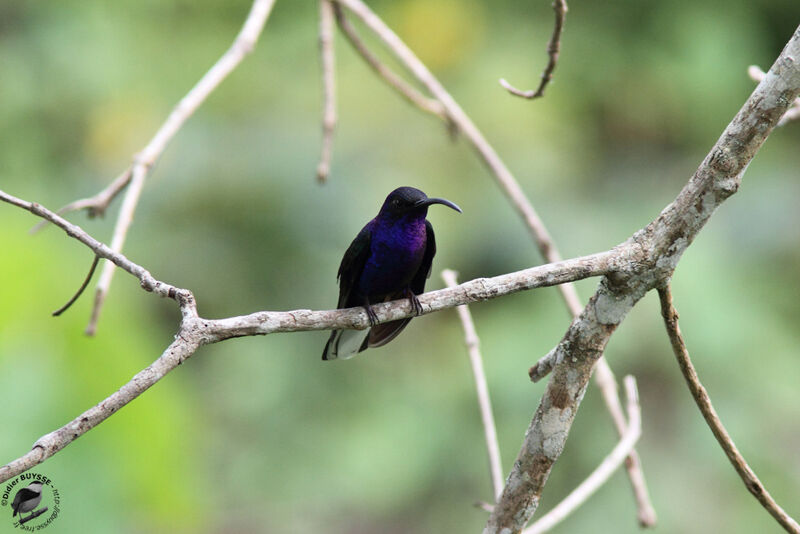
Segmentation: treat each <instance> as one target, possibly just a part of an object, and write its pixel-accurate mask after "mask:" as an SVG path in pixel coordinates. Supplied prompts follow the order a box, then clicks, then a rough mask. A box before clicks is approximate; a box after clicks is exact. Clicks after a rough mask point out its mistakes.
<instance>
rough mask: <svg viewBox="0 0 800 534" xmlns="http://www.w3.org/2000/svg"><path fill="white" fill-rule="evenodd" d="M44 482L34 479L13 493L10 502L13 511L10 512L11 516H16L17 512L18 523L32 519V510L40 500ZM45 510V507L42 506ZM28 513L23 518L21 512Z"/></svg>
mask: <svg viewBox="0 0 800 534" xmlns="http://www.w3.org/2000/svg"><path fill="white" fill-rule="evenodd" d="M43 486H44V484H42V483H41V482H39V481H38V480H34V481H33V482H31V483H30V484H28V486H27V487H24V488H22V489H21V490H19V491H18V492H17V494H16V495H14V500H13V501H12V503H11V509H12V510H13V511H14V512H13V513H12V514H11V517H16V516H17V514H19V521H20V523H24V522H27V521H29V520H31V519H33V517H34V514H35V513H36V512H34V510H36V507H37V506H39V504H40V503H41V502H42V487H43ZM44 510H45V511H46V510H47V507H45V508H44ZM27 513H30V515H29V516H28V517H27V518H23V516H22V514H27ZM36 514H37V515H41V514H40V513H36Z"/></svg>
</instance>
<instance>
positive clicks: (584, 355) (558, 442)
mask: <svg viewBox="0 0 800 534" xmlns="http://www.w3.org/2000/svg"><path fill="white" fill-rule="evenodd" d="M797 59H800V28H799V29H798V30H797V31H796V32H795V33H794V35H793V36H792V38H791V40H790V41H789V43H788V44H787V45H786V47H785V48H784V50H783V52H782V53H781V55H780V56H779V57H778V59H777V61H776V62H775V64H774V65H773V66H772V68H771V69H770V71H769V72H768V73H767V75H766V77H765V78H764V80H763V81H762V82H761V83H760V84H759V85H758V87H756V89H755V91H754V92H753V94H752V95H750V98H748V99H747V101H746V102H745V104H744V106H743V107H742V109H741V110H740V111H739V113H738V114H737V115H736V117H734V119H733V120H732V121H731V123H730V124H729V125H728V127H727V128H726V129H725V131H724V132H723V134H722V136H721V137H720V138H719V140H718V141H717V143H716V144H715V145H714V147H713V148H712V149H711V151H710V152H709V153H708V155H707V156H706V158H705V160H704V161H703V163H702V164H701V165H700V167H699V168H698V169H697V171H696V172H695V173H694V175H693V176H692V177H691V179H690V180H689V182H688V183H687V184H686V186H685V187H684V188H683V190H682V191H681V192H680V194H679V195H678V197H677V198H676V199H675V201H673V202H672V203H671V204H670V205H669V206H667V207H666V208H664V210H663V211H662V212H661V214H660V215H659V217H658V218H657V219H656V220H654V221H653V222H652V223H650V224H649V225H648V226H647V227H645V228H643V229H642V230H640V231H638V232H636V233H635V234H634V235H633V236H632V237H631V238H630V239H629V240H628V241H627V242H626V244H628V245H632V246H633V249H629V250H633V251H634V252H633V254H632V255H631V256H630V257H629V258H628V260H629V270H628V271H627V272H625V273H623V272H616V273H614V274H611V275H609V276H606V277H604V278H603V279H602V280H601V281H600V286H599V288H598V290H597V292H596V293H595V294H594V296H593V297H592V298H591V299H590V300H589V303H588V304H587V306H586V308H585V309H584V311H583V313H582V314H581V315H580V317H578V318H577V319H576V320H575V321H573V323H572V325H570V328H569V330H568V331H567V333H566V335H565V336H564V338H563V339H562V341H561V342H560V343H559V345H558V346H557V347H556V349H555V350H554V351H553V353H552V358H554V361H555V363H556V365H555V367H554V368H553V371H552V376H551V377H550V381H549V382H548V384H547V388H546V389H545V392H544V394H543V396H542V400H541V402H540V404H539V407H538V409H537V410H536V413H535V415H534V417H533V420H532V421H531V425H530V426H529V428H528V432H527V433H526V435H525V439H524V442H523V444H522V448H521V450H520V452H519V455H518V456H517V461H516V462H515V464H514V468H513V470H512V472H511V474H510V475H509V477H508V483H507V485H506V488H505V490H504V491H503V496H502V498H501V499H500V502H498V504H497V505H496V506H495V507H494V511H493V512H492V514H491V516H490V517H489V521H488V522H487V525H486V528H485V530H484V532H485V533H486V534H499V533H501V532H519V531H520V530H522V528H523V527H524V526H525V523H527V521H528V520H529V519H530V517H531V516H532V515H533V513H534V512H535V511H536V508H537V507H538V505H539V499H540V498H541V493H542V490H543V488H544V484H545V482H546V481H547V477H548V476H549V474H550V470H551V468H552V466H553V464H554V463H555V461H556V460H557V459H558V457H559V456H560V455H561V451H562V450H563V448H564V443H565V442H566V439H567V435H568V433H569V429H570V428H571V426H572V421H573V419H574V418H575V413H576V411H577V409H578V407H579V406H580V402H581V400H582V399H583V395H584V392H585V391H586V385H587V383H588V381H589V377H590V376H591V372H592V368H593V366H594V364H595V362H596V361H597V360H598V359H599V358H600V356H601V355H602V354H603V350H604V349H605V346H606V344H607V343H608V340H609V338H610V337H611V335H612V334H613V333H614V331H615V330H616V328H617V326H619V324H620V323H621V322H622V320H623V319H624V318H625V316H626V315H627V313H628V312H629V311H630V310H631V308H632V307H633V306H634V305H635V304H636V303H637V302H638V301H639V299H641V298H642V297H643V296H644V294H645V293H646V292H647V291H649V290H650V289H653V288H656V287H660V286H661V285H663V284H664V283H665V281H666V280H668V278H669V277H670V276H671V274H672V272H673V270H674V269H675V266H676V265H677V263H678V261H679V260H680V258H681V256H682V255H683V252H684V251H685V250H686V248H687V247H688V246H689V245H690V244H691V243H692V241H693V240H694V238H695V236H696V235H697V233H698V232H699V231H700V230H701V229H702V228H703V226H704V225H705V224H706V222H708V219H709V218H710V217H711V215H712V214H713V213H714V211H716V209H717V208H718V207H719V205H720V204H721V203H722V202H724V201H725V199H727V198H728V197H729V196H731V195H732V194H734V193H735V192H736V191H737V190H738V188H739V184H740V183H741V179H742V175H743V174H744V171H745V170H746V169H747V166H748V164H749V163H750V160H751V159H752V158H753V156H755V154H756V152H757V151H758V149H759V148H760V147H761V145H762V143H763V142H764V141H765V140H766V138H767V136H768V135H769V133H770V132H771V131H772V129H773V128H774V127H775V125H776V124H777V123H778V120H779V119H780V118H781V117H782V116H783V114H784V113H785V112H786V109H787V108H788V107H789V105H790V104H791V102H792V101H793V100H794V99H795V98H797V96H798V95H800V65H798V61H797Z"/></svg>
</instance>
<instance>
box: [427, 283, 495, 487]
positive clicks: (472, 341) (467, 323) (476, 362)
mask: <svg viewBox="0 0 800 534" xmlns="http://www.w3.org/2000/svg"><path fill="white" fill-rule="evenodd" d="M457 277H458V273H456V272H455V271H453V270H450V269H445V270H444V271H442V279H443V280H444V283H445V285H446V286H447V287H449V288H454V287H456V286H457V285H458V280H457ZM456 311H457V312H458V317H459V318H460V319H461V326H462V327H463V328H464V343H465V345H466V346H467V353H468V354H469V363H470V366H471V367H472V375H473V377H474V378H475V390H476V392H477V394H478V407H479V408H480V411H481V422H482V423H483V433H484V437H485V438H486V451H487V452H488V454H489V474H490V476H491V479H492V488H493V489H494V493H493V496H494V499H495V501H497V499H499V498H500V494H501V493H503V484H504V482H503V467H502V463H501V461H500V445H499V444H498V442H497V428H496V427H495V424H494V415H492V403H491V401H490V400H489V387H488V386H487V385H486V373H484V372H483V358H481V349H480V339H478V332H477V331H476V330H475V323H473V322H472V314H471V313H470V312H469V308H468V307H467V306H457V307H456Z"/></svg>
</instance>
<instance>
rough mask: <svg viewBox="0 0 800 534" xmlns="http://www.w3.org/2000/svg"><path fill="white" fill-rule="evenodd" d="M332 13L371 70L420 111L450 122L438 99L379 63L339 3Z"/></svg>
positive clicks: (335, 5)
mask: <svg viewBox="0 0 800 534" xmlns="http://www.w3.org/2000/svg"><path fill="white" fill-rule="evenodd" d="M334 1H335V0H334ZM333 7H334V13H335V14H336V21H337V23H338V24H339V28H340V29H341V30H342V33H343V34H344V35H345V37H347V40H348V41H350V44H351V45H352V46H353V48H354V49H355V50H356V52H358V53H359V54H360V55H361V57H362V58H363V59H364V61H365V62H366V63H367V65H369V66H370V67H371V68H372V70H373V71H374V72H375V74H377V75H378V76H380V77H381V78H383V80H384V81H385V82H386V83H387V84H389V86H390V87H392V88H393V89H394V90H395V91H397V93H398V94H399V95H400V96H402V97H403V98H405V99H406V100H407V101H408V102H409V103H411V104H413V105H415V106H417V107H418V108H420V109H421V110H422V111H425V112H428V113H431V114H433V115H436V116H437V117H439V118H440V119H442V120H443V121H445V122H447V123H448V124H450V119H449V117H448V116H447V113H446V112H445V110H444V106H443V105H442V104H441V102H439V101H438V100H434V99H431V98H428V97H426V96H425V95H423V94H422V93H420V92H419V91H417V90H416V89H414V88H413V87H411V86H410V85H409V84H408V83H406V82H405V81H404V80H403V79H402V78H400V77H399V76H398V75H397V74H395V73H394V72H392V70H391V69H390V68H389V67H387V66H386V65H384V64H383V63H381V61H380V60H379V59H378V57H377V56H376V55H375V54H373V53H372V52H371V51H370V50H369V48H367V45H366V44H364V41H362V40H361V37H359V36H358V32H357V31H356V29H355V28H354V27H353V25H352V24H350V21H349V20H347V16H345V14H344V13H343V12H342V8H341V7H340V6H339V4H337V3H335V4H334V6H333Z"/></svg>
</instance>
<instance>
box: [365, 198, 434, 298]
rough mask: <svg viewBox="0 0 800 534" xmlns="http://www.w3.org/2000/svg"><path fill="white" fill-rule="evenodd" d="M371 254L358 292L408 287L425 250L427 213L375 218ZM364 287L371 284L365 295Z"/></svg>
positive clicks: (387, 292) (379, 294) (381, 292)
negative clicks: (381, 218)
mask: <svg viewBox="0 0 800 534" xmlns="http://www.w3.org/2000/svg"><path fill="white" fill-rule="evenodd" d="M372 223H373V228H372V240H371V243H370V256H369V259H368V260H367V262H366V264H365V265H364V270H363V271H362V273H361V276H360V277H359V281H358V286H359V287H358V289H359V293H361V294H362V295H364V296H372V297H379V298H381V297H384V296H387V295H390V294H393V293H396V292H397V291H399V290H401V289H403V288H405V287H406V286H408V284H409V283H410V282H411V279H412V278H413V277H414V275H415V274H416V273H417V271H418V270H419V267H420V264H421V263H422V257H423V255H424V254H425V245H426V238H427V236H426V230H425V214H424V213H422V214H418V213H416V214H409V216H408V217H400V218H398V219H395V220H390V221H380V220H377V218H376V219H374V220H373V221H372ZM361 288H369V292H368V293H369V295H365V294H364V292H363V291H361Z"/></svg>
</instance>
